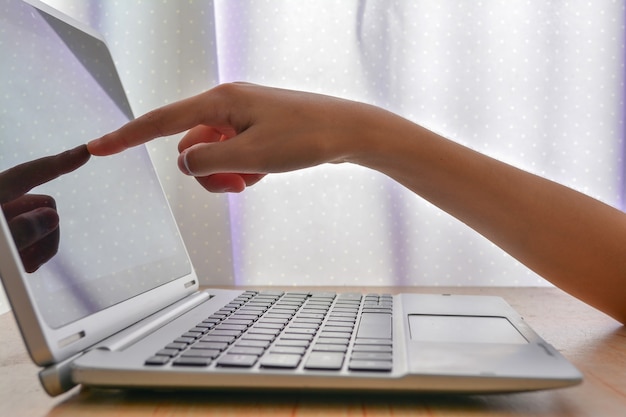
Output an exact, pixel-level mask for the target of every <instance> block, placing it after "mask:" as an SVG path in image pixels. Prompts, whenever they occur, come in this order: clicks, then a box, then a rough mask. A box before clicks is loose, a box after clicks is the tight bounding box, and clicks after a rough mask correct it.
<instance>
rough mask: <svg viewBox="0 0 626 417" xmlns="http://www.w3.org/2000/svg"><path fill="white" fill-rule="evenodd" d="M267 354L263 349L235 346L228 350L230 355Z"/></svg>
mask: <svg viewBox="0 0 626 417" xmlns="http://www.w3.org/2000/svg"><path fill="white" fill-rule="evenodd" d="M263 352H265V349H264V348H262V347H252V346H239V345H235V346H233V347H231V348H230V349H228V353H230V354H235V355H256V356H261V355H262V354H263Z"/></svg>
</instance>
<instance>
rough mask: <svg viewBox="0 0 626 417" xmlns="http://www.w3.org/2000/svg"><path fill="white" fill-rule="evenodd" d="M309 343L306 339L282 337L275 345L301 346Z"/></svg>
mask: <svg viewBox="0 0 626 417" xmlns="http://www.w3.org/2000/svg"><path fill="white" fill-rule="evenodd" d="M310 344H311V342H310V341H308V340H290V339H284V338H282V337H281V338H279V339H278V340H277V341H276V343H275V346H301V347H307V346H309V345H310Z"/></svg>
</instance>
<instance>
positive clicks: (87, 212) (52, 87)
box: [0, 0, 191, 328]
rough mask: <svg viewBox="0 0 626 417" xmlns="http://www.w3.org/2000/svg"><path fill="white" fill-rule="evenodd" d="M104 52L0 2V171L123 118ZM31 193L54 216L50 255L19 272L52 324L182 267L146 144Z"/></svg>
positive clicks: (126, 111) (186, 269) (35, 14)
mask: <svg viewBox="0 0 626 417" xmlns="http://www.w3.org/2000/svg"><path fill="white" fill-rule="evenodd" d="M105 53H107V54H108V52H107V49H106V46H105V45H104V44H103V43H102V42H101V41H99V40H98V39H96V38H93V37H90V36H89V35H86V34H85V33H83V32H80V31H78V30H76V29H73V28H71V27H70V26H68V25H66V24H65V23H63V22H61V21H58V20H56V19H55V18H54V17H51V16H49V15H46V14H45V13H43V12H40V11H38V10H36V9H35V8H33V7H31V6H29V5H27V4H25V3H23V2H22V1H15V0H10V1H8V2H3V3H2V5H0V60H1V61H2V65H0V85H1V87H0V91H1V93H0V172H1V171H4V170H6V169H9V168H11V167H13V166H15V165H17V164H20V163H23V162H26V161H30V160H33V159H36V158H40V157H43V156H48V155H53V154H57V153H59V152H62V151H64V150H68V149H71V148H74V147H75V146H78V145H80V144H82V143H85V142H86V141H88V140H89V139H92V138H95V137H98V136H101V135H102V134H104V133H106V132H108V131H111V130H114V129H116V128H117V127H119V126H121V125H122V124H124V123H125V122H126V121H127V120H129V118H130V117H132V115H131V112H130V108H129V106H128V103H127V101H126V99H125V96H124V92H123V90H122V88H121V84H120V82H119V78H118V77H117V73H116V72H115V70H114V68H113V67H112V65H109V66H108V67H107V65H106V63H107V62H112V61H111V60H110V58H109V59H108V61H107V60H106V59H105V60H103V59H102V55H101V54H105ZM32 193H36V194H45V195H48V196H52V197H53V198H54V199H55V201H56V206H57V211H58V214H59V217H60V242H59V246H58V252H57V253H56V255H55V256H54V257H52V259H51V260H49V261H48V262H47V263H45V264H44V265H42V266H41V267H40V268H39V269H38V270H36V271H35V272H33V273H28V274H27V281H28V282H27V285H28V287H29V288H28V289H29V291H30V293H31V296H32V298H33V299H34V300H35V304H36V306H37V308H38V310H39V313H40V316H41V317H43V318H44V319H45V320H46V322H47V324H48V325H49V326H50V327H52V328H58V327H61V326H63V325H65V324H68V323H71V322H73V321H75V320H78V319H80V318H83V317H85V316H87V315H89V314H92V313H95V312H97V311H100V310H102V309H105V308H107V307H110V306H112V305H114V304H117V303H120V302H122V301H124V300H126V299H128V298H130V297H133V296H135V295H138V294H140V293H143V292H145V291H148V290H150V289H152V288H154V287H156V286H160V285H163V284H165V283H167V282H170V281H172V280H174V279H176V278H179V277H181V276H184V275H187V274H189V273H190V271H191V266H190V264H189V261H188V257H187V254H186V251H185V249H184V246H183V244H182V240H181V238H180V236H179V232H178V230H177V227H176V224H175V223H174V221H173V220H172V216H171V213H170V211H169V207H168V204H167V201H166V198H165V197H164V195H163V192H162V189H161V186H160V184H159V182H158V179H157V177H156V175H155V172H154V169H153V167H152V164H151V161H150V157H149V155H148V153H147V151H146V149H145V147H138V148H136V149H132V150H129V151H128V152H125V153H123V154H121V155H117V156H113V157H109V158H91V160H90V161H89V162H88V163H87V164H86V165H84V166H83V167H81V168H79V169H78V170H76V171H74V172H72V173H70V174H67V175H65V176H62V177H60V178H59V179H56V180H54V181H51V182H49V183H46V184H44V185H42V186H39V187H37V188H35V189H33V190H32ZM4 278H5V279H6V277H4Z"/></svg>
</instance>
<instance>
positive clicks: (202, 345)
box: [191, 341, 228, 350]
mask: <svg viewBox="0 0 626 417" xmlns="http://www.w3.org/2000/svg"><path fill="white" fill-rule="evenodd" d="M227 347H228V343H226V342H203V341H199V342H198V343H196V344H194V345H193V346H192V347H191V349H217V350H224V349H226V348H227Z"/></svg>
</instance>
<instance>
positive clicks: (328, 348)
mask: <svg viewBox="0 0 626 417" xmlns="http://www.w3.org/2000/svg"><path fill="white" fill-rule="evenodd" d="M312 350H314V351H319V352H341V353H346V352H347V351H348V346H346V345H333V344H323V343H316V344H315V345H313V348H312Z"/></svg>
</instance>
